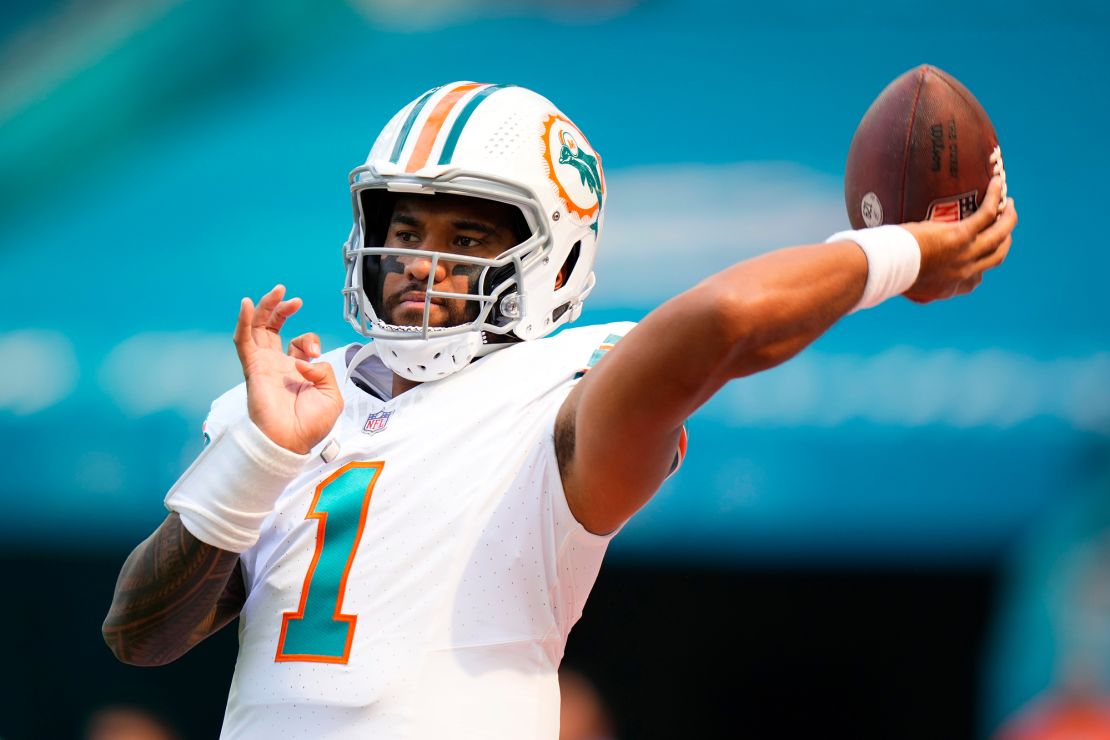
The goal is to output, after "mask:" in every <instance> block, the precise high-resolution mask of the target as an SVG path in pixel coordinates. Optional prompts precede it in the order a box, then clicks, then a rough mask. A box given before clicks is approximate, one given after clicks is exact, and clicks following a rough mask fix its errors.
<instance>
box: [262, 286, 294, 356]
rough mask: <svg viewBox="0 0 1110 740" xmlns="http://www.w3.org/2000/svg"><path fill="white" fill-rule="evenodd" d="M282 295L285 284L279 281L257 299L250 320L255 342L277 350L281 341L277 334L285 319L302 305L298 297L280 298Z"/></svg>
mask: <svg viewBox="0 0 1110 740" xmlns="http://www.w3.org/2000/svg"><path fill="white" fill-rule="evenodd" d="M284 296H285V286H284V285H281V284H280V283H279V284H278V285H275V286H274V287H273V288H272V289H271V290H270V292H269V293H267V294H266V295H264V296H262V298H261V299H259V301H258V307H257V308H256V309H255V312H254V318H253V320H252V321H251V329H252V331H253V332H254V340H255V342H256V343H257V344H259V345H260V346H264V347H266V348H268V349H276V350H278V351H279V352H280V351H281V341H280V340H279V339H278V334H279V333H280V332H281V330H282V327H284V326H285V321H286V320H287V319H288V318H289V317H290V316H292V315H293V314H295V313H296V312H297V311H299V310H301V307H302V306H303V305H304V301H302V300H301V299H300V298H290V299H289V300H282V298H283V297H284Z"/></svg>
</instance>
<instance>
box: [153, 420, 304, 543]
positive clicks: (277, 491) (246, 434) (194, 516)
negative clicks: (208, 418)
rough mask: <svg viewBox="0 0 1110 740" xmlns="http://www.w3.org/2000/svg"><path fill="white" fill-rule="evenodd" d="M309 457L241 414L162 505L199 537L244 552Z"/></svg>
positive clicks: (181, 478)
mask: <svg viewBox="0 0 1110 740" xmlns="http://www.w3.org/2000/svg"><path fill="white" fill-rule="evenodd" d="M311 458H312V454H311V453H309V454H307V455H298V454H297V453H295V452H290V451H289V450H287V449H285V448H284V447H281V446H280V445H278V444H276V443H275V442H273V441H272V440H271V439H270V438H269V437H267V436H266V435H265V434H263V433H262V430H260V429H259V428H258V427H257V426H255V425H254V422H252V421H251V420H250V418H244V419H243V420H242V421H240V422H239V423H238V424H236V425H234V426H232V427H230V428H228V429H227V431H225V432H224V433H223V434H221V435H219V436H218V437H216V438H215V439H213V440H212V442H210V443H209V445H208V446H207V447H206V448H204V451H203V452H201V453H200V456H199V457H197V459H196V460H195V461H194V462H193V464H192V465H190V466H189V469H188V470H186V471H185V472H184V473H183V474H182V475H181V477H180V478H179V479H178V480H177V483H175V484H174V485H173V488H171V489H170V492H169V493H168V494H166V507H167V508H168V509H170V510H171V511H176V512H177V513H178V514H179V515H180V516H181V523H182V524H184V525H185V529H187V530H189V532H190V533H191V534H192V535H193V536H194V537H196V538H197V539H198V540H200V541H201V542H204V543H206V544H209V545H212V546H213V547H218V548H220V549H221V550H228V551H230V552H243V551H244V550H247V549H248V548H250V547H251V546H253V545H254V543H255V542H257V541H258V534H259V531H260V530H261V529H262V522H263V521H264V520H265V519H266V517H267V516H269V514H270V512H271V511H273V508H274V502H275V501H277V499H278V496H280V495H281V492H282V491H284V490H285V488H286V487H287V486H288V485H289V484H290V483H291V482H292V481H293V479H294V478H296V477H297V475H298V474H299V473H300V472H301V470H302V469H303V468H304V466H305V464H306V463H307V462H308V461H309V460H310V459H311Z"/></svg>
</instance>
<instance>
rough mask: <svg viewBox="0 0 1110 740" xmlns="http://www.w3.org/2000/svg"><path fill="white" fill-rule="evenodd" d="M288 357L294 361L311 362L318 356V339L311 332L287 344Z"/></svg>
mask: <svg viewBox="0 0 1110 740" xmlns="http://www.w3.org/2000/svg"><path fill="white" fill-rule="evenodd" d="M289 356H290V357H292V358H293V359H295V360H311V359H313V358H315V357H319V356H320V337H318V336H317V335H316V334H314V333H312V332H308V333H305V334H302V335H300V336H299V337H297V338H295V339H293V340H292V341H291V342H289Z"/></svg>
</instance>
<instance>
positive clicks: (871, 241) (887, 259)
mask: <svg viewBox="0 0 1110 740" xmlns="http://www.w3.org/2000/svg"><path fill="white" fill-rule="evenodd" d="M842 241H852V242H855V243H856V244H858V245H859V247H860V249H862V250H863V253H864V254H865V255H866V256H867V284H866V285H865V286H864V288H863V295H862V296H861V297H860V299H859V303H857V304H856V307H855V308H853V309H852V311H853V312H855V311H859V310H860V309H861V308H871V307H872V306H877V305H879V304H880V303H882V302H883V301H885V300H886V299H887V298H893V297H894V296H896V295H902V294H903V293H905V292H906V291H907V290H909V289H910V288H911V287H913V284H914V283H915V282H916V281H917V273H918V272H919V271H920V270H921V247H919V246H918V244H917V240H916V239H914V238H913V234H911V233H910V232H908V231H906V230H905V229H903V228H902V227H901V226H876V227H875V228H873V229H858V230H856V231H838V232H837V233H835V234H833V235H832V236H830V237H829V238H828V239H826V240H825V242H826V243H828V242H842Z"/></svg>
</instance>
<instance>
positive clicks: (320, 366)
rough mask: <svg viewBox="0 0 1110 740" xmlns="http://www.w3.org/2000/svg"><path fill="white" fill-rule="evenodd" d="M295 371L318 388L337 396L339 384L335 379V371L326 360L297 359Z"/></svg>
mask: <svg viewBox="0 0 1110 740" xmlns="http://www.w3.org/2000/svg"><path fill="white" fill-rule="evenodd" d="M297 372H299V373H300V374H301V377H303V378H304V379H305V380H307V381H308V382H309V383H312V385H314V386H316V387H317V388H318V389H319V390H321V391H323V392H325V393H326V394H328V395H330V396H335V397H338V396H339V384H338V383H337V382H336V380H335V371H334V370H332V368H331V364H329V363H327V362H315V363H310V362H305V361H304V360H297Z"/></svg>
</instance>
